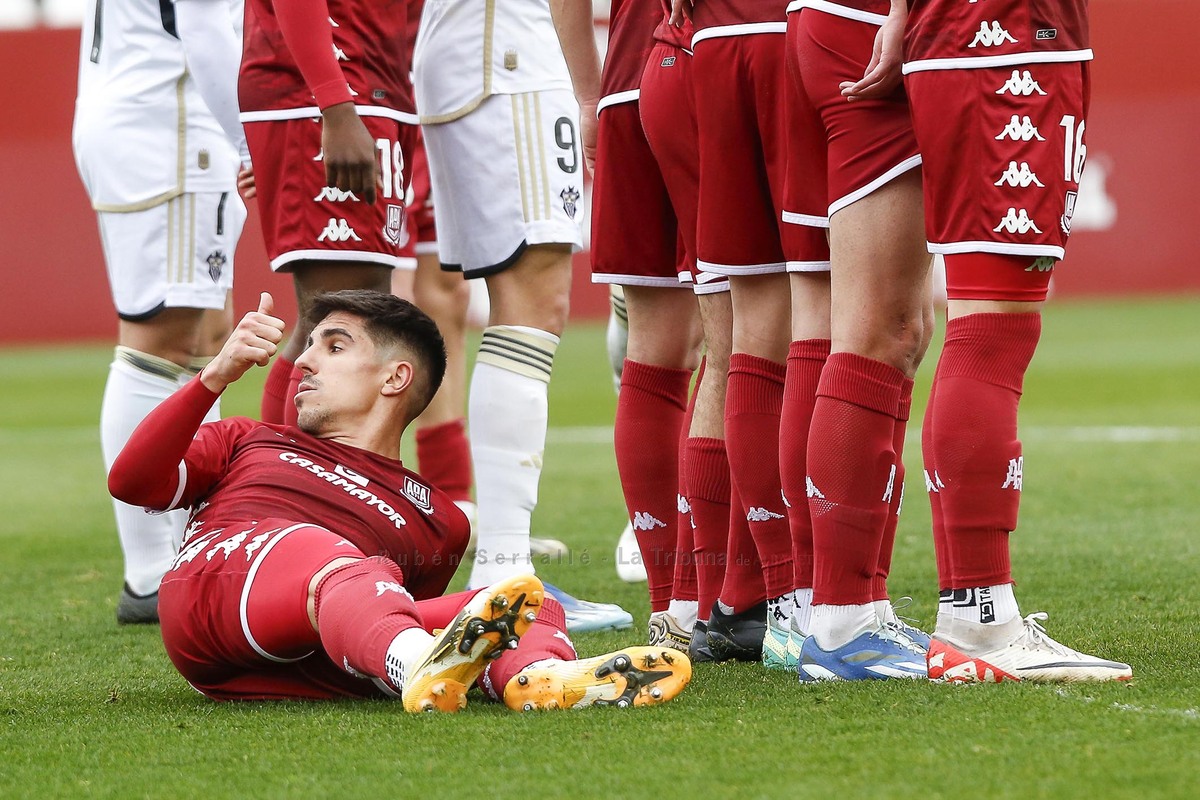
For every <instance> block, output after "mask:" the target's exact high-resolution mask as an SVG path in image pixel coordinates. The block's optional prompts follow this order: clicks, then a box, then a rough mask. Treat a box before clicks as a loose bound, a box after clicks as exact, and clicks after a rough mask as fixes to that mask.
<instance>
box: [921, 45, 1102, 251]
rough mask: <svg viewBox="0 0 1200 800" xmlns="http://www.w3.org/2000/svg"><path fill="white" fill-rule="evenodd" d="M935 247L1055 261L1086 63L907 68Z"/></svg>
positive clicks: (1079, 134)
mask: <svg viewBox="0 0 1200 800" xmlns="http://www.w3.org/2000/svg"><path fill="white" fill-rule="evenodd" d="M904 82H905V87H906V89H907V90H908V96H909V100H910V102H911V104H912V115H913V123H914V126H915V130H916V135H917V142H918V144H919V145H920V148H921V154H922V156H923V158H924V165H923V170H924V181H925V230H926V236H927V238H928V239H929V249H930V251H931V252H934V253H945V254H954V253H1001V254H1007V255H1016V256H1028V257H1033V258H1038V257H1047V258H1053V259H1061V258H1062V257H1063V253H1064V250H1065V247H1066V243H1067V237H1068V236H1069V234H1070V230H1071V215H1072V214H1073V213H1074V210H1075V201H1076V198H1077V197H1078V195H1079V177H1080V175H1081V174H1082V172H1083V164H1084V160H1085V158H1086V154H1087V146H1086V141H1085V132H1086V129H1087V128H1086V120H1087V113H1088V105H1089V99H1090V94H1091V85H1090V78H1089V67H1088V63H1087V62H1069V63H1059V64H1022V65H1020V66H1017V67H1012V66H1008V67H990V68H984V69H943V70H929V71H919V72H912V73H910V74H908V75H906V76H905V78H904Z"/></svg>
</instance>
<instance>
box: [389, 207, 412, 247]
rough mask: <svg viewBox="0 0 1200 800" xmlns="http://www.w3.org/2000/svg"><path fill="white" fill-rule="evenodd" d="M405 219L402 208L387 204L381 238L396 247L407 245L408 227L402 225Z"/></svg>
mask: <svg viewBox="0 0 1200 800" xmlns="http://www.w3.org/2000/svg"><path fill="white" fill-rule="evenodd" d="M405 217H406V214H405V209H404V206H401V205H397V204H395V203H389V204H388V207H387V223H386V224H385V225H384V226H383V238H385V239H387V240H388V241H389V242H391V243H392V244H394V245H395V246H396V247H403V246H404V245H406V244H408V226H407V225H405V224H404V219H405Z"/></svg>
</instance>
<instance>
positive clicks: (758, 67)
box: [693, 33, 793, 660]
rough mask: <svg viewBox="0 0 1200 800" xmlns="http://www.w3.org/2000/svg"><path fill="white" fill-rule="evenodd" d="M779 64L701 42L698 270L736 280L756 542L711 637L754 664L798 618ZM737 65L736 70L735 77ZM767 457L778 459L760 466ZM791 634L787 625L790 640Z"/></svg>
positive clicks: (737, 354)
mask: <svg viewBox="0 0 1200 800" xmlns="http://www.w3.org/2000/svg"><path fill="white" fill-rule="evenodd" d="M782 59H783V36H782V35H779V34H777V33H761V34H754V35H748V36H732V37H720V38H713V39H705V40H704V41H702V42H700V43H698V44H697V47H696V50H695V55H694V56H693V70H694V74H695V98H696V111H697V120H698V130H699V145H700V146H699V152H700V165H701V168H700V201H699V211H698V225H697V256H698V258H697V261H698V267H699V269H700V270H703V271H708V272H715V273H718V274H724V275H728V276H729V278H730V287H731V298H732V303H733V340H732V355H731V356H730V362H729V382H728V386H727V394H726V402H725V433H726V443H727V448H728V456H729V464H730V470H731V474H732V479H733V489H734V494H735V495H736V496H740V497H741V506H742V507H741V508H731V521H730V522H731V526H732V525H735V524H736V525H737V526H741V525H746V526H748V527H749V533H750V537H751V539H750V540H744V539H743V538H742V537H741V536H737V535H731V537H730V548H731V549H730V550H729V551H728V562H727V565H726V572H725V580H724V584H723V586H722V590H721V596H720V601H719V602H718V604H717V605H716V607H715V608H714V610H713V612H712V614H711V615H710V618H709V625H708V639H709V642H710V644H711V645H712V647H713V652H714V653H715V654H717V655H721V654H722V653H724V655H725V656H726V657H736V658H747V659H748V658H751V657H752V654H753V658H754V659H755V660H758V659H760V658H761V657H762V646H763V641H764V639H765V637H766V627H767V624H768V617H770V618H771V619H772V620H773V621H774V622H776V623H781V622H786V621H787V620H788V619H789V618H790V615H791V610H792V599H791V592H792V589H793V569H792V548H791V536H790V533H789V531H788V527H787V519H786V508H785V507H784V506H783V503H782V493H781V491H780V479H779V467H778V459H777V457H775V454H777V453H778V444H779V415H780V410H781V406H782V397H783V377H784V362H785V359H786V355H787V343H788V323H789V319H790V307H789V300H788V285H787V284H788V278H787V275H786V266H785V260H784V256H783V252H782V248H781V244H780V231H779V224H780V222H779V213H780V211H781V204H782V191H781V189H782V178H783V174H782V173H783V154H784V149H783V148H784V139H785V137H784V124H783V123H784V120H783V116H782V108H781V104H779V103H778V102H776V94H777V91H778V88H779V85H780V84H781V83H782V76H781V74H780V70H781V69H782V66H783V60H782ZM730 64H736V65H739V66H738V68H737V69H735V70H732V71H731V70H730V68H729V65H730ZM764 453H770V454H772V457H771V458H766V459H764V458H763V454H764ZM743 520H744V522H743ZM734 530H735V532H736V531H737V528H735V529H734ZM742 541H752V546H751V547H750V548H749V550H750V552H740V551H739V550H738V548H739V547H740V546H741V545H739V542H742ZM756 561H757V562H760V564H761V567H760V569H761V575H760V576H758V577H757V578H756V579H754V580H751V579H750V577H751V576H750V575H749V574H748V573H747V574H745V575H744V574H743V572H744V569H743V567H744V566H745V565H753V564H755V562H756ZM760 580H761V581H762V582H763V583H764V584H765V602H764V597H763V595H762V592H761V591H760V590H759V588H758V586H757V583H758V582H759V581H760ZM786 630H787V628H786V625H784V626H783V627H782V631H783V632H784V634H785V635H786ZM718 651H720V652H718Z"/></svg>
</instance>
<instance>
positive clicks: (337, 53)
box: [333, 44, 350, 61]
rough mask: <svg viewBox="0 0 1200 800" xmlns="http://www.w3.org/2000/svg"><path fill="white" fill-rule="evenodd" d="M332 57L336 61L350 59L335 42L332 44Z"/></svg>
mask: <svg viewBox="0 0 1200 800" xmlns="http://www.w3.org/2000/svg"><path fill="white" fill-rule="evenodd" d="M333 57H334V58H335V59H337V60H338V61H349V60H350V58H349V57H348V56H347V55H346V51H345V50H343V49H342V48H340V47H338V46H337V45H336V44H335V45H334V46H333Z"/></svg>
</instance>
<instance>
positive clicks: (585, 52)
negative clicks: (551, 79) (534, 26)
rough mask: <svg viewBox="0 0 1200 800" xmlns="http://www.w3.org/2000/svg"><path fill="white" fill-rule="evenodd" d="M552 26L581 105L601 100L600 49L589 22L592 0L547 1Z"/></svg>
mask: <svg viewBox="0 0 1200 800" xmlns="http://www.w3.org/2000/svg"><path fill="white" fill-rule="evenodd" d="M550 13H551V15H552V16H553V17H554V28H555V30H556V31H558V41H559V44H560V45H562V51H563V57H564V58H566V60H567V69H568V70H569V71H570V73H571V85H572V86H573V87H574V89H575V97H576V98H578V100H579V104H580V105H591V104H595V102H596V101H597V100H599V99H600V51H599V50H598V49H597V48H596V33H595V27H594V23H593V21H592V0H550Z"/></svg>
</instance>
